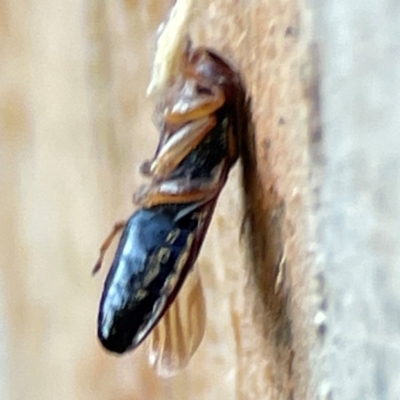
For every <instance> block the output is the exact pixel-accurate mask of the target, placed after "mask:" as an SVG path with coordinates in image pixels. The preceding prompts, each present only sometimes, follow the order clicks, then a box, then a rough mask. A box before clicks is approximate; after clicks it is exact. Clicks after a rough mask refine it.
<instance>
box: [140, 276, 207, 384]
mask: <svg viewBox="0 0 400 400" xmlns="http://www.w3.org/2000/svg"><path fill="white" fill-rule="evenodd" d="M205 322H206V307H205V301H204V295H203V288H202V285H201V280H200V275H199V273H198V271H196V269H193V270H192V272H191V273H190V274H189V275H188V277H187V279H186V281H185V284H184V286H183V287H182V289H181V291H180V292H179V294H178V296H177V298H176V299H175V301H174V302H173V304H172V305H171V306H170V308H169V309H168V311H167V312H166V313H165V315H164V316H163V318H162V319H161V320H160V322H159V323H158V324H157V326H156V327H155V328H154V329H153V331H152V333H151V335H150V336H149V338H148V339H147V341H146V344H147V350H148V356H149V363H150V365H152V367H153V368H154V370H155V371H156V373H157V375H159V376H161V377H170V376H173V375H175V374H177V373H178V372H179V371H181V370H182V369H183V368H185V367H186V366H187V365H188V363H189V361H190V359H191V357H192V355H193V354H194V353H195V351H196V350H197V348H198V347H199V345H200V342H201V340H202V339H203V336H204V331H205Z"/></svg>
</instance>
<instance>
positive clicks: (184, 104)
mask: <svg viewBox="0 0 400 400" xmlns="http://www.w3.org/2000/svg"><path fill="white" fill-rule="evenodd" d="M224 103H225V94H224V92H223V90H222V89H221V88H220V87H218V86H216V85H214V86H211V87H210V84H206V83H205V84H204V86H203V85H201V83H200V82H198V81H197V80H195V79H188V80H187V81H186V83H185V85H184V86H183V88H182V89H181V91H180V93H179V98H178V99H177V100H176V101H175V102H174V103H173V106H172V107H171V108H167V109H166V110H164V121H165V123H166V124H184V123H185V122H188V121H192V120H194V119H199V118H202V117H205V116H207V115H210V114H212V113H214V112H215V111H217V110H218V109H219V108H221V107H222V105H223V104H224Z"/></svg>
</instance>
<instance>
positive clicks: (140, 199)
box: [133, 163, 227, 207]
mask: <svg viewBox="0 0 400 400" xmlns="http://www.w3.org/2000/svg"><path fill="white" fill-rule="evenodd" d="M226 165H227V164H225V163H224V164H223V166H222V167H220V170H219V171H216V172H215V173H214V174H212V178H210V179H192V180H188V179H174V180H169V181H168V180H167V181H163V182H160V183H152V184H150V185H148V186H144V187H142V188H141V189H140V190H139V191H138V192H136V193H135V195H134V198H133V201H134V203H135V204H138V205H140V206H143V207H151V206H155V205H159V204H168V203H191V202H197V201H201V202H203V201H207V200H210V199H211V198H213V197H215V196H216V195H217V194H218V193H219V191H220V190H221V188H222V186H223V185H224V183H225V179H224V178H221V177H222V175H223V174H225V175H226Z"/></svg>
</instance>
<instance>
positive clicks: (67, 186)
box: [0, 0, 316, 400]
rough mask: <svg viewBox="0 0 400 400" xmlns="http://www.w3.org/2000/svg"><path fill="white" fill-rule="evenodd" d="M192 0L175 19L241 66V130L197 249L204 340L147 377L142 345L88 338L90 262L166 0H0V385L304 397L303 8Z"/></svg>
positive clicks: (146, 394) (92, 293) (127, 204)
mask: <svg viewBox="0 0 400 400" xmlns="http://www.w3.org/2000/svg"><path fill="white" fill-rule="evenodd" d="M206 3H207V4H206V6H205V5H203V6H202V9H204V10H205V11H204V13H201V14H200V13H199V15H198V16H197V17H196V18H195V21H194V22H193V26H192V29H191V31H190V33H191V35H192V36H193V38H194V40H195V44H205V45H207V46H210V47H213V48H215V49H216V50H217V51H219V52H220V53H221V54H223V55H224V56H225V57H226V58H228V59H229V60H231V61H232V63H233V64H234V65H235V66H236V67H237V68H238V70H240V71H241V73H242V76H243V79H244V82H245V84H246V87H247V89H248V94H249V97H251V101H252V104H251V111H252V116H253V123H254V137H253V133H252V132H251V131H250V134H249V137H248V138H247V139H246V140H247V142H248V143H247V145H248V147H247V148H248V150H249V152H248V153H247V154H246V157H247V162H246V164H245V171H244V174H245V184H244V185H242V183H241V180H240V168H239V166H238V167H236V168H235V170H234V171H233V173H232V174H231V177H230V180H229V183H228V185H227V188H226V189H225V190H224V192H223V194H222V196H221V199H220V202H219V204H218V207H217V210H216V213H215V218H214V220H213V222H212V225H211V227H210V232H209V234H208V236H207V239H206V241H205V244H204V248H203V251H202V254H201V256H200V259H199V262H198V266H199V269H200V273H201V275H202V279H203V284H204V287H205V288H206V289H205V292H206V303H207V310H208V320H207V331H206V337H205V339H204V341H203V343H202V345H201V346H200V348H199V350H198V352H197V353H196V354H195V356H194V358H193V360H192V362H191V364H190V366H189V368H188V369H187V370H185V371H184V372H183V373H182V374H180V375H178V376H176V377H174V378H171V379H168V380H165V381H163V380H161V379H159V378H157V377H156V376H155V375H154V374H153V373H152V372H151V370H150V369H149V368H148V367H147V364H146V362H145V354H144V352H143V350H138V351H137V352H135V353H134V354H131V355H127V356H124V357H121V358H116V357H113V356H111V355H109V354H106V353H104V352H103V351H102V349H101V348H100V346H99V344H98V343H97V340H96V337H95V325H96V315H97V305H98V300H99V297H100V291H101V287H102V282H103V279H104V277H105V270H104V271H103V272H102V273H101V274H100V275H99V276H97V277H96V278H94V279H91V277H90V270H91V267H92V266H93V263H94V262H95V260H96V257H97V249H98V247H99V245H100V243H101V242H102V240H103V238H104V237H105V236H106V234H107V233H108V230H109V228H110V227H111V226H112V224H113V223H114V222H115V221H117V220H120V219H123V218H125V217H126V216H127V215H129V213H131V212H132V209H133V208H132V205H131V194H132V193H133V191H134V190H135V188H137V187H138V185H139V184H140V182H141V180H142V178H141V177H140V176H139V173H138V166H139V164H140V162H141V161H143V160H144V159H145V158H148V157H150V156H151V155H152V152H153V151H154V149H155V145H156V143H157V132H156V130H155V129H154V127H153V125H152V122H151V117H152V110H153V107H154V104H153V103H152V102H151V101H149V100H147V99H146V97H145V93H146V86H147V84H148V82H149V78H150V66H151V60H152V56H153V46H154V43H155V32H156V29H157V25H158V24H159V23H160V22H161V21H162V19H163V18H164V17H165V16H166V15H167V14H166V13H167V10H168V7H170V6H171V2H169V1H157V0H151V1H133V0H132V1H121V0H118V1H114V0H113V1H108V2H98V1H92V0H90V1H86V2H78V1H68V2H51V1H46V0H42V1H39V0H36V1H33V2H28V1H18V2H11V1H7V0H2V1H0V58H1V63H0V72H1V76H0V113H1V114H0V127H1V136H0V168H1V173H0V179H1V180H0V192H1V194H2V195H1V199H2V203H1V205H2V207H1V209H0V221H1V226H2V233H1V248H2V249H1V253H0V262H1V276H0V277H1V289H2V290H1V299H0V300H1V304H2V307H1V308H0V313H1V317H2V318H1V320H2V321H3V322H2V326H1V329H0V335H1V342H4V343H6V346H4V348H1V349H0V361H1V362H2V379H1V380H0V385H1V386H0V397H1V398H2V399H3V398H4V399H41V400H46V399H49V400H50V399H55V398H57V399H68V400H69V399H92V398H93V399H96V400H101V399H152V398H158V399H286V398H299V399H306V398H308V397H307V396H309V393H310V390H311V389H310V386H309V382H308V381H309V376H308V364H309V354H310V348H311V344H310V342H311V341H312V338H313V335H315V334H316V332H313V331H311V332H309V330H310V328H309V327H310V326H311V323H310V315H312V313H310V311H309V307H310V304H309V301H308V300H306V299H307V294H308V292H309V290H310V286H311V284H312V280H311V275H310V273H309V272H307V271H308V270H309V268H308V267H309V264H310V251H311V249H310V248H309V243H311V240H309V237H310V235H312V232H310V230H309V228H308V225H307V224H308V222H307V221H306V219H305V218H304V217H303V216H304V215H306V214H307V210H308V208H309V207H310V200H309V199H310V196H309V195H310V194H309V192H308V190H309V189H308V187H309V185H308V178H309V170H308V153H307V148H308V145H309V141H310V137H309V134H310V129H311V128H310V125H309V116H310V109H311V107H310V104H309V103H310V100H309V95H310V93H311V92H312V91H310V88H311V87H312V84H313V82H312V79H311V77H312V73H311V72H312V71H311V70H312V68H311V67H312V65H311V64H310V62H309V56H308V52H309V42H310V36H311V33H310V28H309V26H310V21H309V20H308V14H307V12H306V9H305V8H304V7H303V9H302V12H300V5H299V4H298V3H296V2H289V1H285V0H278V1H265V2H261V1H255V0H250V1H248V0H241V1H228V0H213V1H211V0H210V1H208V2H206ZM253 138H254V139H255V145H256V146H255V149H252V148H251V147H250V145H251V142H252V139H253ZM255 161H256V162H255ZM243 186H244V187H245V190H246V195H245V196H242V188H243ZM242 197H243V199H244V200H242ZM243 201H244V203H243ZM243 204H244V205H243ZM244 215H246V217H247V221H248V222H249V224H248V232H247V236H246V235H245V236H244V237H243V238H242V239H240V235H241V226H242V220H243V217H244ZM108 259H109V258H108ZM293 396H294V397H293Z"/></svg>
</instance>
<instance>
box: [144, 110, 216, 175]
mask: <svg viewBox="0 0 400 400" xmlns="http://www.w3.org/2000/svg"><path fill="white" fill-rule="evenodd" d="M216 123H217V121H216V118H215V116H214V115H207V116H205V117H202V118H200V119H196V120H194V121H192V122H189V123H187V124H186V125H184V126H183V127H182V128H180V129H178V130H177V131H176V132H174V134H173V135H171V137H170V138H169V139H168V141H167V142H166V143H165V144H164V146H163V147H162V148H161V149H160V151H159V153H158V154H157V156H156V158H155V159H154V160H153V162H152V163H151V166H150V174H151V175H152V176H154V177H156V178H158V179H162V178H166V177H167V176H168V175H169V174H170V173H171V172H172V171H173V170H174V169H175V168H176V166H177V165H178V164H179V163H180V162H181V161H182V160H183V159H184V158H185V157H186V156H187V155H188V154H189V153H190V152H191V151H192V150H193V149H194V148H195V147H196V146H197V145H198V144H199V143H200V142H201V141H202V140H203V139H204V137H205V136H206V135H207V133H208V132H209V131H210V130H211V129H212V128H214V126H215V125H216Z"/></svg>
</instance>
